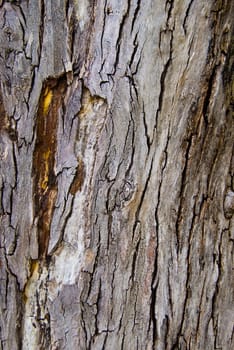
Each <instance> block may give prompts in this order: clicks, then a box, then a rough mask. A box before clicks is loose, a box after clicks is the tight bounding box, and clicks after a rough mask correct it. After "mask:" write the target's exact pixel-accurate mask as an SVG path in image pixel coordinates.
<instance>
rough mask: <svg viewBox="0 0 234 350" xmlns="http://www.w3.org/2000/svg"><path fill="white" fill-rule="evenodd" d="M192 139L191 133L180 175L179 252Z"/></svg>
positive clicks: (176, 227) (177, 230)
mask: <svg viewBox="0 0 234 350" xmlns="http://www.w3.org/2000/svg"><path fill="white" fill-rule="evenodd" d="M192 139H193V135H191V136H190V138H189V139H188V140H187V148H186V152H185V156H184V158H185V163H184V168H183V171H182V175H181V186H180V192H179V195H178V198H179V207H178V213H177V220H176V225H175V229H176V237H177V253H178V252H179V248H180V222H181V220H182V219H183V217H182V210H183V201H184V198H183V194H184V192H185V189H186V176H187V169H188V163H189V153H190V149H191V146H192Z"/></svg>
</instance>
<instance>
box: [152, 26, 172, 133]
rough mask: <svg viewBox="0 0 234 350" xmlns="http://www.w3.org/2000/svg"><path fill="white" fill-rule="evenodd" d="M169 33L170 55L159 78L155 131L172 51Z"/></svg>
mask: <svg viewBox="0 0 234 350" xmlns="http://www.w3.org/2000/svg"><path fill="white" fill-rule="evenodd" d="M170 33H171V38H170V53H169V58H168V60H167V62H166V64H165V65H164V68H163V71H162V74H161V77H160V94H159V99H158V108H157V111H156V123H155V129H157V123H158V115H159V113H160V112H161V109H162V104H163V96H164V91H165V80H166V75H167V72H168V70H169V67H170V65H171V62H172V51H173V31H172V30H170Z"/></svg>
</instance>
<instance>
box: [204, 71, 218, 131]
mask: <svg viewBox="0 0 234 350" xmlns="http://www.w3.org/2000/svg"><path fill="white" fill-rule="evenodd" d="M218 67H219V66H218V65H216V66H214V68H213V70H212V72H211V75H210V78H209V80H208V82H207V91H206V96H205V98H204V102H203V109H202V115H203V118H204V121H205V125H206V126H208V124H209V120H208V114H209V108H210V103H211V100H212V93H213V88H214V83H215V79H216V73H217V68H218Z"/></svg>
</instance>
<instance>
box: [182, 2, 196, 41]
mask: <svg viewBox="0 0 234 350" xmlns="http://www.w3.org/2000/svg"><path fill="white" fill-rule="evenodd" d="M193 1H194V0H191V1H190V3H189V5H188V7H187V9H186V12H185V16H184V21H183V29H184V34H185V35H187V21H188V17H189V12H190V9H191V6H192V4H193Z"/></svg>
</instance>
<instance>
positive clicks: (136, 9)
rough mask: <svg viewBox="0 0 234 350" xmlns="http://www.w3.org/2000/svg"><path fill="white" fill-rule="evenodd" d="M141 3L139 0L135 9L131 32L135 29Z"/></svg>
mask: <svg viewBox="0 0 234 350" xmlns="http://www.w3.org/2000/svg"><path fill="white" fill-rule="evenodd" d="M140 5H141V0H137V6H136V8H135V11H134V13H133V17H132V18H133V19H132V26H131V34H132V32H133V29H134V25H135V22H136V20H137V16H138V13H139V11H140Z"/></svg>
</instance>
